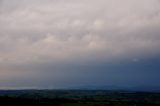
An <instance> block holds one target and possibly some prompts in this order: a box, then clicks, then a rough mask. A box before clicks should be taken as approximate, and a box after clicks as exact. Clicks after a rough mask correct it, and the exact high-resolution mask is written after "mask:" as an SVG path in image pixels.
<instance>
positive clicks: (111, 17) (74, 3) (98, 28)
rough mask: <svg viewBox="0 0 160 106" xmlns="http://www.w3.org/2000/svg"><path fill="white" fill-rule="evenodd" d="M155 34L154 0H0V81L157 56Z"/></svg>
mask: <svg viewBox="0 0 160 106" xmlns="http://www.w3.org/2000/svg"><path fill="white" fill-rule="evenodd" d="M159 28H160V1H159V0H38V1H35V0H12V1H11V0H0V37H1V38H0V66H1V72H2V74H1V75H0V76H5V75H6V76H7V77H10V76H12V77H13V78H17V76H21V77H22V76H28V75H27V73H29V75H30V74H34V71H33V70H38V68H35V67H33V68H32V69H31V68H29V69H28V68H26V67H27V66H28V67H32V65H36V64H42V65H46V64H54V65H55V64H60V65H59V66H61V64H62V66H63V65H64V64H70V63H75V62H80V63H81V62H82V63H83V62H86V64H87V62H94V61H95V62H96V61H99V62H104V61H105V62H106V61H107V62H111V61H119V60H126V59H129V60H131V61H134V62H137V61H138V60H139V59H141V58H148V57H149V58H150V57H155V56H159V53H160V46H159V45H160V30H159ZM78 64H79V63H78ZM22 66H24V67H25V68H21V67H22ZM13 67H14V68H13ZM16 67H18V68H16ZM15 70H16V71H15ZM17 70H19V71H18V72H17ZM26 70H28V71H26ZM48 70H51V69H48ZM58 70H60V69H58ZM63 70H64V69H63ZM37 72H38V71H37ZM40 73H44V72H40ZM47 73H48V71H47ZM47 73H46V74H47ZM55 73H56V71H55ZM59 73H61V72H59ZM59 73H58V74H59ZM69 73H71V72H69ZM19 74H20V75H19ZM63 74H64V73H63V72H62V73H61V74H59V75H60V76H63ZM79 74H80V73H79ZM40 75H41V74H40ZM47 75H48V74H47ZM7 77H5V78H7ZM12 77H11V78H12ZM63 77H64V76H63ZM5 78H4V79H5ZM1 79H3V78H1ZM26 79H27V78H26ZM55 79H56V78H55ZM7 80H8V79H7Z"/></svg>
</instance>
